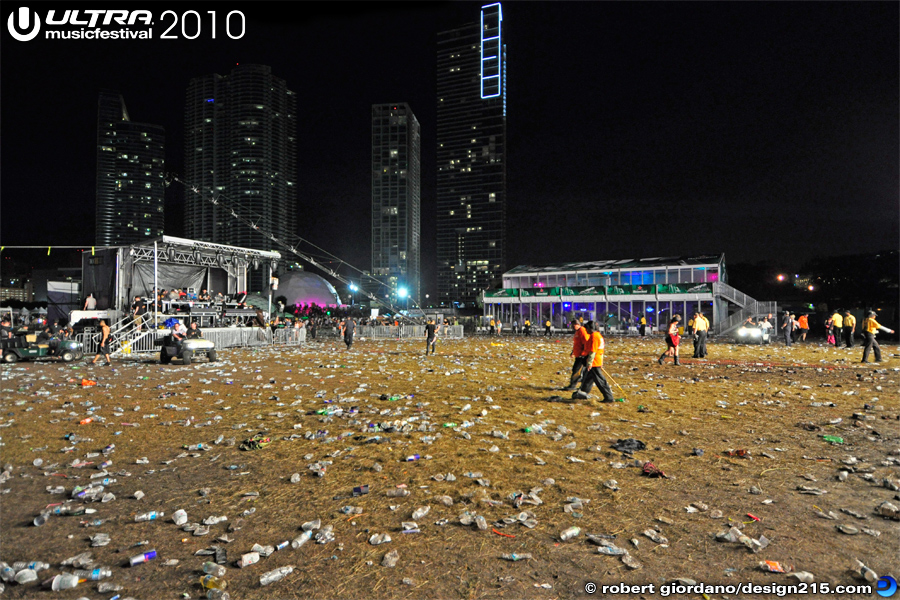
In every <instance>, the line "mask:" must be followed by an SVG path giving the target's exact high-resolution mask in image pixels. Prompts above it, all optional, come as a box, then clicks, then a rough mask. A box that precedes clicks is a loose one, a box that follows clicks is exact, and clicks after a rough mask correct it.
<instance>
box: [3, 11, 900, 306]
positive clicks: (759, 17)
mask: <svg viewBox="0 0 900 600" xmlns="http://www.w3.org/2000/svg"><path fill="white" fill-rule="evenodd" d="M481 6H482V4H481V3H479V4H474V3H472V4H469V3H435V4H428V5H419V4H403V5H396V4H389V5H378V6H368V7H356V8H354V10H353V11H350V12H347V11H344V10H338V8H337V7H331V6H328V5H320V4H314V5H310V6H309V7H308V10H307V11H306V12H305V13H304V14H303V16H302V17H295V18H292V17H287V16H285V15H282V14H281V13H280V12H278V11H277V10H276V7H277V5H269V4H266V3H259V4H254V5H251V6H248V7H246V8H242V9H241V10H242V11H243V13H245V14H246V31H247V34H246V35H245V36H244V37H243V38H242V39H240V40H230V39H227V38H225V36H222V35H221V31H223V29H222V25H221V23H220V28H219V32H220V36H219V37H218V38H217V39H216V41H212V40H210V39H209V36H208V34H207V35H205V36H204V37H203V38H201V39H198V40H193V41H188V40H186V39H181V40H176V41H170V42H163V41H162V40H159V39H154V40H150V41H146V42H139V41H125V40H122V41H117V42H113V41H109V42H104V41H100V40H97V41H93V42H87V41H83V42H76V41H70V42H64V41H50V40H34V41H31V42H17V41H15V40H12V39H11V38H10V36H9V35H7V33H6V31H4V33H3V35H2V51H3V53H4V71H3V74H2V78H3V83H5V84H6V85H4V86H3V90H2V94H3V126H4V136H3V139H2V147H3V167H4V177H3V180H2V192H3V194H2V197H3V201H2V237H3V243H4V244H5V245H7V246H12V245H18V244H22V245H34V244H39V243H47V245H51V244H58V245H66V244H71V245H76V244H85V245H88V244H89V242H90V241H91V240H92V239H93V238H92V237H91V231H90V226H89V225H88V226H87V227H84V226H83V225H84V224H85V223H90V222H92V221H93V215H92V207H93V203H94V202H93V196H94V192H95V185H94V181H93V179H94V175H93V174H94V172H95V165H94V164H93V162H94V161H93V152H91V151H90V150H89V149H90V148H91V147H92V146H93V144H94V143H95V142H94V141H93V140H92V138H94V136H95V133H93V132H92V131H91V130H92V129H93V127H92V126H88V127H86V126H85V124H87V123H90V122H91V121H92V117H91V113H95V110H96V104H95V103H96V94H97V90H99V89H101V88H113V89H118V90H120V91H121V92H122V93H123V95H124V96H125V97H126V98H127V99H128V104H129V109H130V110H131V111H132V113H133V114H135V115H141V120H142V121H148V122H154V123H160V124H161V125H163V126H164V127H165V128H166V131H167V139H168V140H169V150H168V155H167V157H166V159H167V166H168V167H169V168H170V169H171V170H172V171H173V172H175V173H177V174H179V175H183V174H184V173H185V170H184V165H183V158H182V157H180V156H178V154H180V152H178V153H177V154H173V152H176V151H177V150H176V149H178V148H181V147H183V146H184V140H185V136H186V132H184V131H182V130H183V123H181V120H182V115H183V109H182V107H183V101H184V100H183V98H184V90H185V88H186V86H187V84H188V82H189V80H190V78H191V77H195V76H197V75H198V74H202V73H215V72H219V73H224V72H227V71H228V69H229V68H231V67H233V66H236V63H238V62H240V63H241V64H250V63H257V64H265V65H271V66H272V69H273V72H275V73H277V74H278V75H279V77H282V78H284V79H285V80H286V81H287V82H288V85H289V86H290V87H293V88H296V90H297V94H298V105H299V106H301V107H303V112H304V115H303V117H302V118H301V119H299V120H298V130H299V131H298V138H300V140H302V142H303V143H302V144H301V148H299V149H298V154H299V156H298V164H300V165H302V166H301V169H300V172H299V173H298V175H297V180H298V182H299V186H300V187H301V192H300V202H301V207H302V208H301V211H300V214H299V215H298V216H299V219H300V223H301V224H300V227H299V231H300V233H301V235H303V236H304V237H307V238H308V239H311V240H312V241H314V242H315V243H317V244H319V245H321V246H322V247H324V248H326V249H328V250H329V251H331V252H332V253H334V254H337V255H339V256H341V257H346V260H347V261H348V262H351V263H352V264H354V265H356V266H358V267H365V266H366V265H368V264H370V255H369V252H370V248H371V245H370V244H369V243H366V242H367V241H368V240H369V236H370V226H369V218H368V217H369V215H368V211H369V210H370V209H369V205H370V179H369V176H368V165H369V157H368V156H367V154H368V153H369V152H370V139H368V138H369V127H368V120H369V110H370V107H371V105H372V104H376V103H381V102H386V101H390V100H392V99H395V98H403V99H404V100H406V101H407V102H408V103H409V105H410V107H411V109H412V110H413V111H415V113H416V115H417V116H418V118H419V121H420V122H421V124H422V135H423V141H422V144H423V157H422V171H423V173H422V182H423V183H422V228H423V234H422V235H423V248H422V252H423V267H424V269H423V271H428V272H423V278H424V280H425V281H426V289H432V290H433V289H436V273H435V272H434V270H433V268H431V270H430V271H429V270H428V266H427V265H429V264H435V261H436V246H437V243H436V223H437V215H436V210H437V202H436V178H437V174H436V172H435V170H436V158H435V155H434V154H433V152H434V148H435V136H436V133H435V131H436V115H435V102H436V99H435V88H434V82H435V68H436V65H435V64H434V56H435V53H434V49H435V48H436V38H437V33H438V32H439V31H446V30H448V29H449V28H453V27H458V26H460V25H462V24H464V23H466V22H470V21H471V20H472V18H471V14H472V11H473V10H475V11H477V10H478V9H480V7H481ZM4 8H5V10H4V11H3V17H4V22H5V19H6V17H7V16H8V15H9V14H10V13H11V11H12V10H13V8H15V7H12V8H9V7H4ZM503 10H504V24H506V25H507V33H508V34H509V46H510V48H511V49H512V57H513V64H514V65H515V68H514V69H512V70H511V71H510V75H509V87H510V96H509V103H510V106H509V120H510V123H509V140H508V144H509V188H508V193H509V196H510V202H509V212H508V216H507V219H506V222H507V223H508V227H509V231H510V234H509V244H508V254H509V256H508V258H507V268H512V267H514V266H516V265H517V264H522V263H531V264H535V263H539V262H555V261H566V260H592V259H593V260H596V259H598V258H607V257H621V256H634V255H641V256H654V255H657V256H658V255H676V254H679V255H691V254H699V253H709V252H725V254H726V256H727V257H728V260H729V262H735V261H752V260H762V259H773V258H778V257H783V256H789V257H791V258H792V259H794V260H797V261H803V260H806V259H809V258H811V257H813V256H816V255H818V254H822V253H829V254H853V253H860V252H865V251H867V250H874V249H876V248H890V247H895V246H897V245H898V244H897V240H898V230H897V218H896V214H897V211H896V197H897V189H898V177H897V171H898V169H897V164H898V148H897V146H898V144H897V139H898V135H897V133H898V116H897V115H898V112H900V111H898V106H897V88H898V85H897V81H898V77H897V71H898V69H897V65H898V60H897V56H898V52H897V47H898V42H897V36H896V25H897V20H898V18H897V17H898V8H897V5H896V4H892V3H878V2H873V3H859V4H833V3H809V4H802V5H795V4H787V5H786V4H776V5H759V4H744V3H739V4H732V3H711V4H700V5H697V4H693V3H654V4H649V5H647V4H637V3H516V2H507V3H505V4H504V5H503ZM161 11H162V8H160V9H158V12H161ZM179 11H180V12H183V11H182V10H181V9H179ZM180 12H179V14H180ZM223 16H224V15H223ZM205 31H206V32H208V31H209V29H208V28H207V29H206V30H205ZM288 41H289V49H290V52H282V51H281V50H282V47H283V46H284V44H286V43H288ZM351 41H352V42H353V44H351V43H350V42H351ZM352 48H362V49H364V51H363V52H356V51H353V50H352ZM38 57H40V59H39V58H38ZM297 57H303V59H302V60H297ZM398 57H402V60H403V68H401V69H385V68H384V65H385V64H386V63H387V62H389V61H394V62H396V61H397V60H398ZM138 65H140V66H141V67H140V68H138ZM61 134H63V135H61ZM48 139H52V140H53V141H54V142H53V143H54V147H53V150H52V152H51V153H50V154H49V155H47V153H46V151H45V148H46V140H48ZM38 156H41V157H42V158H41V159H40V160H37V159H36V157H38ZM31 198H38V199H39V201H40V202H41V205H42V212H44V213H45V214H46V215H47V218H46V219H40V220H36V221H35V220H34V219H31V221H32V223H31V226H30V228H29V230H28V231H27V232H26V231H23V230H22V229H21V228H19V227H17V224H19V223H21V222H23V221H24V220H27V219H29V211H28V205H29V204H33V203H29V202H28V201H27V200H28V199H31ZM184 208H185V197H184V193H183V191H180V190H178V189H177V188H176V186H173V187H170V188H169V190H168V196H167V206H166V213H167V215H171V216H172V218H173V219H174V225H176V226H177V225H181V226H182V227H184V225H185V221H186V220H187V219H188V217H187V215H185V213H184ZM179 212H180V214H179ZM73 222H74V223H75V224H76V226H74V227H73V226H72V224H73ZM166 227H167V229H168V227H169V223H168V222H167V224H166ZM579 229H586V230H587V231H586V232H585V233H582V234H577V235H576V234H574V233H573V232H574V231H576V230H579ZM840 231H845V232H853V235H844V236H841V235H838V232H840ZM173 233H175V234H177V233H179V232H178V231H177V230H173ZM426 293H427V292H426Z"/></svg>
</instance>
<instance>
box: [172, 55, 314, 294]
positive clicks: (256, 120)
mask: <svg viewBox="0 0 900 600" xmlns="http://www.w3.org/2000/svg"><path fill="white" fill-rule="evenodd" d="M184 121H185V123H184V129H185V141H184V155H185V159H184V163H185V179H186V180H187V182H188V183H190V184H191V185H193V186H196V187H197V188H198V189H199V190H200V192H201V193H202V194H203V196H202V197H201V196H198V195H197V194H192V193H188V194H187V195H186V197H185V235H187V237H189V238H192V239H197V240H204V241H208V242H215V243H219V244H228V245H233V246H241V247H244V248H255V249H257V250H278V249H279V247H277V246H276V245H275V244H274V243H273V242H272V240H271V239H269V238H267V237H265V236H263V235H262V234H261V233H260V232H259V231H257V230H254V229H252V228H251V227H248V226H247V225H245V224H244V223H242V222H241V221H238V220H237V219H235V218H234V217H232V216H231V215H230V214H229V212H228V211H227V210H225V209H224V208H223V204H225V205H228V206H240V207H241V208H243V209H245V210H246V212H245V213H243V214H247V215H252V216H253V218H255V219H256V220H257V225H258V227H259V230H264V231H271V232H272V234H273V235H274V236H275V237H276V238H278V239H279V240H284V241H292V240H294V236H296V234H297V172H296V169H297V167H296V165H297V96H296V94H295V93H294V92H292V91H290V90H289V89H287V83H286V82H285V81H284V80H283V79H280V78H278V77H275V76H274V75H272V69H271V67H267V66H263V65H241V66H238V67H235V68H234V69H232V70H231V72H230V73H229V74H228V75H218V74H211V75H205V76H202V77H196V78H194V79H192V80H191V81H190V84H189V85H188V89H187V97H186V104H185V118H184ZM211 196H220V197H221V199H222V203H223V204H217V205H214V204H212V203H211V202H209V200H208V198H209V197H211ZM264 276H265V273H264V271H263V269H261V268H260V269H258V270H256V271H253V272H251V276H250V280H251V288H252V289H253V290H261V289H262V286H263V285H264V283H263V277H264Z"/></svg>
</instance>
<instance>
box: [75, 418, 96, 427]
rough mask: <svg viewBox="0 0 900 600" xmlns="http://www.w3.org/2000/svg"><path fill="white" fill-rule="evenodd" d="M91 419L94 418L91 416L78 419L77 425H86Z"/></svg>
mask: <svg viewBox="0 0 900 600" xmlns="http://www.w3.org/2000/svg"><path fill="white" fill-rule="evenodd" d="M93 420H94V418H93V417H88V418H87V419H82V420H80V421H78V424H79V425H87V424H88V423H90V422H91V421H93Z"/></svg>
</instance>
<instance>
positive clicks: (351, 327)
mask: <svg viewBox="0 0 900 600" xmlns="http://www.w3.org/2000/svg"><path fill="white" fill-rule="evenodd" d="M341 331H342V333H343V335H344V343H345V344H347V350H349V349H350V346H352V345H353V334H354V332H355V331H356V322H355V321H354V320H353V319H351V318H350V317H347V318H346V319H344V322H343V323H341Z"/></svg>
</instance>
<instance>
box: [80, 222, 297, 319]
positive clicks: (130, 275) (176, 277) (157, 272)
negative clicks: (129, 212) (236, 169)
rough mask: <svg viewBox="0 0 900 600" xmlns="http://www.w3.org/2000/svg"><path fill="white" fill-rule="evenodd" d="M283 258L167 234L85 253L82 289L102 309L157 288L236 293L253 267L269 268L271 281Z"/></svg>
mask: <svg viewBox="0 0 900 600" xmlns="http://www.w3.org/2000/svg"><path fill="white" fill-rule="evenodd" d="M280 259H281V255H280V254H279V253H278V252H270V251H265V250H253V249H250V248H239V247H236V246H225V245H223V244H213V243H210V242H201V241H197V240H188V239H184V238H177V237H172V236H166V235H164V236H162V237H160V238H157V239H155V240H148V241H146V242H140V243H137V244H132V245H130V246H120V247H116V248H105V249H102V250H96V251H94V252H92V253H91V254H88V253H85V254H84V255H83V257H82V282H83V286H84V290H83V293H84V295H85V296H87V294H91V293H93V294H94V297H95V298H96V299H97V307H98V308H101V309H105V308H115V309H118V310H126V309H127V308H128V306H129V305H130V304H131V301H132V299H133V298H134V297H135V296H143V297H149V296H152V294H153V289H154V288H157V289H167V290H171V289H179V290H180V289H185V288H186V289H188V290H189V292H193V293H198V292H200V291H201V290H203V289H206V290H208V291H209V292H210V293H211V294H213V295H215V294H216V293H218V292H221V293H222V294H225V295H231V296H236V295H238V294H242V293H244V292H246V291H247V281H248V272H249V271H250V269H264V270H265V273H266V281H268V280H269V278H270V277H271V274H272V272H273V271H274V270H275V268H276V266H277V264H278V261H279V260H280Z"/></svg>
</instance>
